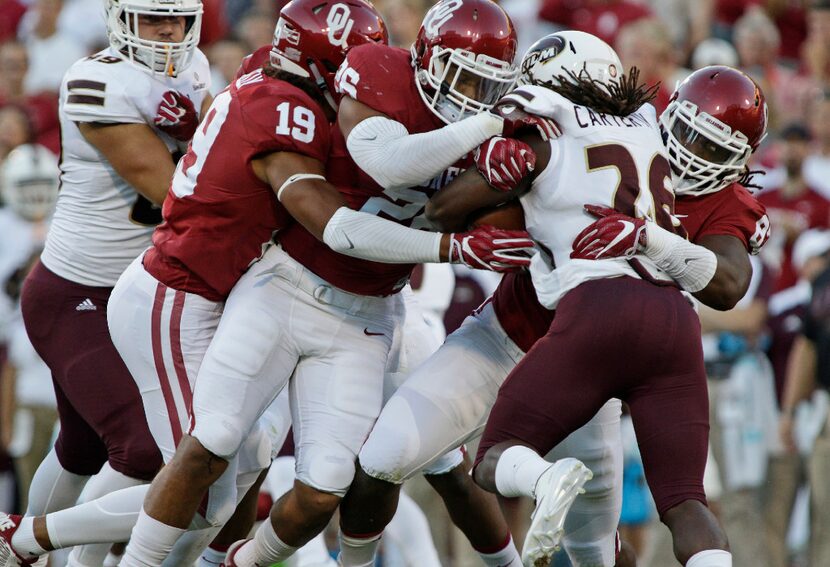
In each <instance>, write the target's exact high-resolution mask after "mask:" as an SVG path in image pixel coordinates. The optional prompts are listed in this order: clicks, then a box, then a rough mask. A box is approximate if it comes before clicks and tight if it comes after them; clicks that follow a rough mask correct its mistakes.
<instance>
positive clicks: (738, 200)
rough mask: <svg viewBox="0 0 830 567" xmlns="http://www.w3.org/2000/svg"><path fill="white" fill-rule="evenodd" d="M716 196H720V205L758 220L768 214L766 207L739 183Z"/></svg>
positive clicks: (729, 186) (727, 187)
mask: <svg viewBox="0 0 830 567" xmlns="http://www.w3.org/2000/svg"><path fill="white" fill-rule="evenodd" d="M714 195H719V196H720V200H721V202H720V205H722V206H725V207H729V208H730V209H732V210H735V211H743V212H745V213H748V214H750V215H752V216H754V217H757V218H761V217H762V216H764V215H765V214H766V212H767V211H766V207H764V205H763V204H762V203H761V202H760V201H758V199H756V198H755V197H754V196H753V195H752V193H750V192H749V190H748V189H747V188H746V187H744V186H743V185H741V184H739V183H732V184H730V185H728V186H726V187H724V188H723V189H721V190H720V191H718V192H716V193H714Z"/></svg>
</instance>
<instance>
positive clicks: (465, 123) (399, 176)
mask: <svg viewBox="0 0 830 567" xmlns="http://www.w3.org/2000/svg"><path fill="white" fill-rule="evenodd" d="M503 126H504V119H502V118H501V117H499V116H496V115H494V114H490V113H489V112H483V113H481V114H478V115H476V116H473V117H470V118H466V119H464V120H461V121H460V122H456V123H454V124H450V125H448V126H444V127H443V128H439V129H437V130H432V131H430V132H424V133H422V134H410V133H409V131H408V130H407V129H406V127H405V126H404V125H403V124H401V123H400V122H397V121H395V120H391V119H389V118H386V117H383V116H372V117H371V118H367V119H366V120H364V121H362V122H360V123H359V124H358V125H357V126H355V127H354V128H353V129H352V131H351V132H350V133H349V138H348V139H347V140H346V147H347V148H348V149H349V153H350V154H351V156H352V158H353V159H354V161H355V163H356V164H357V165H358V167H360V169H362V170H363V171H365V172H366V173H368V174H369V175H370V176H371V177H372V179H374V180H375V181H376V182H377V183H378V185H380V186H381V187H384V188H387V189H388V188H390V187H415V186H418V185H421V184H422V183H424V182H426V181H429V180H430V179H432V178H434V177H435V176H437V175H439V174H440V173H442V172H443V171H444V170H446V169H447V168H448V167H450V166H451V165H452V164H454V163H455V162H456V161H458V160H459V159H461V158H462V157H464V156H465V155H467V154H468V153H470V152H471V151H473V150H474V149H476V148H477V147H478V146H479V145H481V144H482V143H484V142H485V141H487V140H489V139H490V138H492V137H493V136H497V135H499V134H501V131H502V129H503Z"/></svg>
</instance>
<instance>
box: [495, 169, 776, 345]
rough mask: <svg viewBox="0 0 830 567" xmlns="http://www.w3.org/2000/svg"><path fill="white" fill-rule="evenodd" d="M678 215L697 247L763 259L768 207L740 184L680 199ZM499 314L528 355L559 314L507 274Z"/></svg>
mask: <svg viewBox="0 0 830 567" xmlns="http://www.w3.org/2000/svg"><path fill="white" fill-rule="evenodd" d="M674 209H675V210H674V213H675V216H677V217H678V218H679V219H680V221H681V222H682V223H683V227H684V228H685V229H686V231H687V232H688V234H689V240H690V241H691V242H697V241H698V240H700V239H701V238H703V237H704V236H715V235H725V236H734V237H735V238H737V239H739V240H740V241H741V242H742V243H743V245H744V247H746V251H747V252H749V253H750V254H757V253H758V251H759V250H760V249H761V247H762V246H763V245H764V243H765V242H766V241H767V238H768V237H769V219H768V218H767V214H766V210H765V209H764V206H763V205H762V204H761V203H759V202H758V201H757V200H755V198H754V197H753V196H752V195H750V193H749V191H747V190H746V189H744V188H743V187H741V186H740V185H738V184H737V183H733V184H732V185H730V186H728V187H726V188H724V189H722V190H720V191H718V192H716V193H708V194H705V195H700V196H697V197H678V198H677V200H676V201H675V206H674ZM493 309H494V310H495V312H496V316H497V317H498V320H499V323H501V326H502V328H503V329H504V330H505V332H506V333H507V336H509V337H510V339H511V340H512V341H513V342H514V343H516V346H518V347H519V348H520V349H522V350H523V351H524V352H527V351H528V350H529V349H530V347H532V346H533V344H534V343H535V342H536V341H537V340H539V339H540V338H542V337H543V336H544V335H545V333H547V332H548V329H549V328H550V324H551V321H553V314H554V311H551V310H549V309H546V308H545V307H543V306H542V304H540V303H539V300H538V299H537V298H536V291H535V290H534V288H533V282H532V280H531V278H530V274H529V273H527V272H520V273H510V274H505V276H504V277H503V278H502V280H501V282H500V283H499V287H498V288H496V291H495V293H494V294H493Z"/></svg>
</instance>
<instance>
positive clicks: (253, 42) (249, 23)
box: [234, 9, 277, 53]
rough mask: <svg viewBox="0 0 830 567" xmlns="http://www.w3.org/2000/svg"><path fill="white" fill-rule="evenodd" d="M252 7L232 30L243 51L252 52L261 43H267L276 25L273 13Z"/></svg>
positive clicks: (261, 44)
mask: <svg viewBox="0 0 830 567" xmlns="http://www.w3.org/2000/svg"><path fill="white" fill-rule="evenodd" d="M276 13H277V12H273V13H271V12H266V11H264V10H259V9H253V10H250V11H248V12H247V13H246V14H245V15H244V16H243V17H242V18H241V19H240V20H239V23H237V24H236V26H235V27H234V32H235V34H236V37H237V38H239V41H241V42H242V45H243V46H244V47H245V53H253V52H254V51H256V50H257V49H259V48H260V47H262V46H263V45H269V44H270V43H271V38H272V37H274V27H275V26H276V25H277V20H276V18H275V14H276Z"/></svg>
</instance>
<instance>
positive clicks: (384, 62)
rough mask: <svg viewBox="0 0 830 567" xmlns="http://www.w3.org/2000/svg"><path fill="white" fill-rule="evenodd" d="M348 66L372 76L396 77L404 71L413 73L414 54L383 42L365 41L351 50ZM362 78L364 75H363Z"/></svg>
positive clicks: (348, 55)
mask: <svg viewBox="0 0 830 567" xmlns="http://www.w3.org/2000/svg"><path fill="white" fill-rule="evenodd" d="M346 61H347V62H348V66H349V67H351V68H352V69H354V70H356V71H362V72H364V73H366V75H367V76H371V77H395V76H399V75H400V74H401V73H402V72H405V73H407V74H413V73H414V72H415V71H414V70H413V68H412V56H411V54H410V52H409V51H408V50H406V49H402V48H400V47H392V46H391V45H384V44H382V43H365V44H363V45H358V46H357V47H354V48H353V49H350V50H349V53H348V54H347V55H346ZM361 79H363V77H362V76H361Z"/></svg>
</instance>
